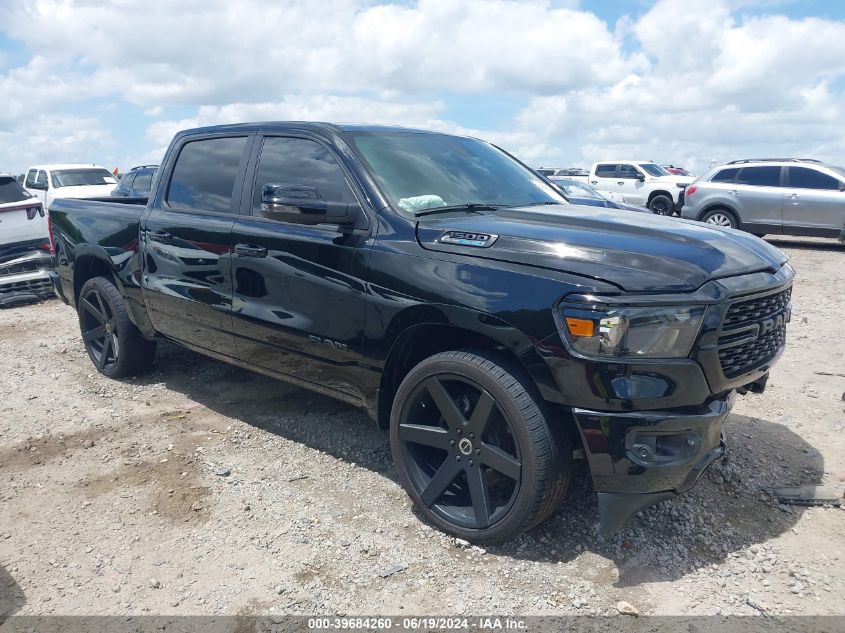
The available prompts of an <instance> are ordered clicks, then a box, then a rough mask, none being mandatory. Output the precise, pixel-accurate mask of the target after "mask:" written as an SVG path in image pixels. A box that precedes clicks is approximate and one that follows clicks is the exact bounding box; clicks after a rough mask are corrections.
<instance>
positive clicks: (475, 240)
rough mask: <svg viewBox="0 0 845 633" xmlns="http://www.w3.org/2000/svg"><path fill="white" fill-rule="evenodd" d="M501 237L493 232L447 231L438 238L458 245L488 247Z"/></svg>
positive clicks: (441, 241) (444, 242)
mask: <svg viewBox="0 0 845 633" xmlns="http://www.w3.org/2000/svg"><path fill="white" fill-rule="evenodd" d="M498 238H499V236H498V235H493V234H491V233H467V232H465V231H446V232H445V233H444V234H443V235H441V236H440V239H439V240H437V241H438V242H440V243H441V244H456V245H458V246H473V247H475V248H487V247H488V246H492V245H493V242H495V241H496V240H497V239H498Z"/></svg>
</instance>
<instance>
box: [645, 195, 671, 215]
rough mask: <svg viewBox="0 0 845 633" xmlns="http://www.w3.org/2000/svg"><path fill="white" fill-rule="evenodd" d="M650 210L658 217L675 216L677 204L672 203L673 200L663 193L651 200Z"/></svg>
mask: <svg viewBox="0 0 845 633" xmlns="http://www.w3.org/2000/svg"><path fill="white" fill-rule="evenodd" d="M648 208H649V209H651V211H652V213H656V214H657V215H674V214H675V203H674V202H672V198H670V197H669V196H667V195H664V194H662V193H661V194H658V195H656V196H654V197H653V198H652V199H651V200H649V202H648Z"/></svg>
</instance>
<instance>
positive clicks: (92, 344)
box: [77, 277, 156, 378]
mask: <svg viewBox="0 0 845 633" xmlns="http://www.w3.org/2000/svg"><path fill="white" fill-rule="evenodd" d="M77 312H78V314H79V329H80V331H81V332H82V342H83V344H84V345H85V350H86V351H87V352H88V356H89V358H90V359H91V362H92V363H94V366H95V367H96V368H97V371H99V372H100V373H101V374H105V375H106V376H108V377H109V378H123V377H125V376H133V375H135V374H139V373H141V372H143V371H145V370H147V369H149V367H150V365H152V362H153V357H154V356H155V348H156V344H155V341H148V340H147V339H145V338H144V337H143V336H142V335H141V333H140V332H139V331H138V328H136V327H135V326H134V325H133V324H132V321H130V320H129V315H128V314H127V312H126V305H125V304H124V302H123V297H122V296H121V295H120V292H118V290H117V288H115V287H114V284H112V283H111V282H110V281H109V280H107V279H105V278H104V277H94V278H93V279H89V280H88V281H86V282H85V284H84V285H83V286H82V289H81V290H80V291H79V299H78V301H77Z"/></svg>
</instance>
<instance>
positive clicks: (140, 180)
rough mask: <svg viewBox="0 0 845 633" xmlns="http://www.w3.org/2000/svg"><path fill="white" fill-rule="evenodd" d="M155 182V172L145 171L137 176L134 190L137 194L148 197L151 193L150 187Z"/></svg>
mask: <svg viewBox="0 0 845 633" xmlns="http://www.w3.org/2000/svg"><path fill="white" fill-rule="evenodd" d="M152 182H153V172H151V171H145V172H142V173H140V174H138V175H137V176H135V184H134V185H133V186H132V188H133V189H134V190H135V192H136V193H140V194H142V195H147V194H149V193H150V185H151V184H152Z"/></svg>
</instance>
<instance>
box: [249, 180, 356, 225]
mask: <svg viewBox="0 0 845 633" xmlns="http://www.w3.org/2000/svg"><path fill="white" fill-rule="evenodd" d="M360 213H361V207H360V205H358V204H357V203H355V202H326V201H324V200H323V199H322V198H321V197H320V192H319V191H318V190H317V188H316V187H309V186H307V185H273V184H266V185H264V186H263V187H262V188H261V215H263V216H264V217H265V218H268V219H271V220H279V221H280V222H293V223H296V224H340V225H350V224H355V223H356V222H357V220H358V216H359V215H360Z"/></svg>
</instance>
